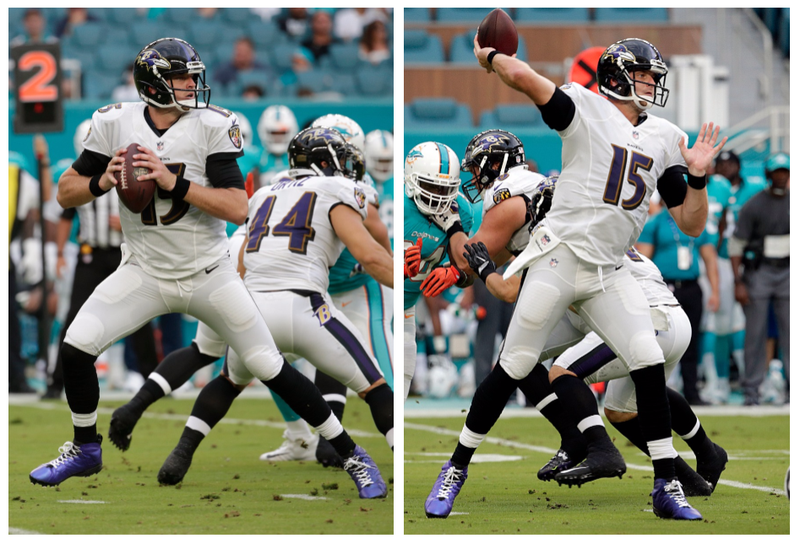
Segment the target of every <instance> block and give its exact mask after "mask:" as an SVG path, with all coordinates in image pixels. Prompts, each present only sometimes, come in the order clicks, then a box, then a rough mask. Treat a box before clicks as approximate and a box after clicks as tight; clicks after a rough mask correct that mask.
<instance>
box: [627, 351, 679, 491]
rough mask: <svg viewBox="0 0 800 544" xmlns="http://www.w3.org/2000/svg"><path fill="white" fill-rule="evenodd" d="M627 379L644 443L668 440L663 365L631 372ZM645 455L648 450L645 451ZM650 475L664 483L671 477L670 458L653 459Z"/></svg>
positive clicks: (670, 433) (672, 464)
mask: <svg viewBox="0 0 800 544" xmlns="http://www.w3.org/2000/svg"><path fill="white" fill-rule="evenodd" d="M630 376H631V379H632V380H633V383H634V385H635V386H636V404H637V405H638V409H639V421H640V425H641V428H642V433H643V435H644V438H645V440H646V441H647V443H650V442H653V441H656V440H663V439H665V438H671V437H672V427H671V425H672V418H671V416H670V407H669V400H668V399H667V383H666V378H665V377H664V364H663V363H659V364H657V365H652V366H648V367H645V368H640V369H637V370H632V371H631V373H630ZM648 451H649V447H648ZM653 471H654V472H655V477H656V478H663V479H665V480H667V481H670V480H672V479H673V478H674V477H675V463H674V458H668V459H654V460H653Z"/></svg>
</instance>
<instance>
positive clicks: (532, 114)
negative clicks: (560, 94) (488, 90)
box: [480, 104, 544, 132]
mask: <svg viewBox="0 0 800 544" xmlns="http://www.w3.org/2000/svg"><path fill="white" fill-rule="evenodd" d="M515 127H518V128H522V127H524V128H538V127H544V121H542V114H541V113H540V112H539V108H537V107H536V106H534V105H532V104H531V105H529V104H498V105H497V106H495V108H494V109H493V110H486V111H484V112H483V113H481V117H480V128H481V129H490V128H502V129H507V130H511V131H512V132H513V130H514V128H515Z"/></svg>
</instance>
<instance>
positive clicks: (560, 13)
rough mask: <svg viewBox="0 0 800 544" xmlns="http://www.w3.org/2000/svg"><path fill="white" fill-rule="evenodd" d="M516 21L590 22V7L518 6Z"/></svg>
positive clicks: (528, 22) (544, 22) (531, 22)
mask: <svg viewBox="0 0 800 544" xmlns="http://www.w3.org/2000/svg"><path fill="white" fill-rule="evenodd" d="M514 21H516V22H517V23H526V24H535V23H542V24H551V23H577V24H580V23H588V22H589V8H517V9H516V10H515V12H514Z"/></svg>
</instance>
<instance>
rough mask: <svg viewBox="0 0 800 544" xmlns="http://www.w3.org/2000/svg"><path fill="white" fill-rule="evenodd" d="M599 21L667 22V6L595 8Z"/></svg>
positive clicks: (596, 18) (596, 17) (595, 17)
mask: <svg viewBox="0 0 800 544" xmlns="http://www.w3.org/2000/svg"><path fill="white" fill-rule="evenodd" d="M594 20H595V22H598V23H615V24H619V23H634V22H635V23H667V22H669V13H668V11H667V8H595V10H594Z"/></svg>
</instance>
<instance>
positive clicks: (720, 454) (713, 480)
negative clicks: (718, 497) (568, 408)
mask: <svg viewBox="0 0 800 544" xmlns="http://www.w3.org/2000/svg"><path fill="white" fill-rule="evenodd" d="M714 451H715V452H716V455H715V456H714V457H712V458H710V459H698V460H697V473H698V474H699V475H700V476H701V477H702V478H703V479H704V480H706V481H707V482H708V483H709V484H711V491H712V492H713V491H714V490H715V489H716V488H717V482H718V481H719V477H720V475H721V474H722V471H723V470H725V465H726V464H727V463H728V452H726V451H725V450H724V449H722V448H721V447H720V446H719V445H718V444H714Z"/></svg>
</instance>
